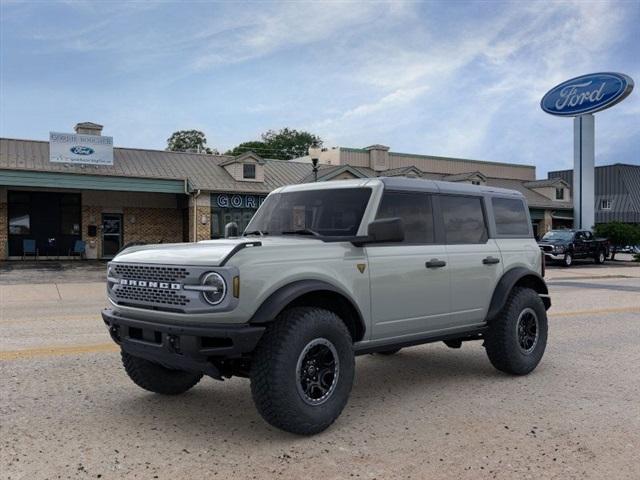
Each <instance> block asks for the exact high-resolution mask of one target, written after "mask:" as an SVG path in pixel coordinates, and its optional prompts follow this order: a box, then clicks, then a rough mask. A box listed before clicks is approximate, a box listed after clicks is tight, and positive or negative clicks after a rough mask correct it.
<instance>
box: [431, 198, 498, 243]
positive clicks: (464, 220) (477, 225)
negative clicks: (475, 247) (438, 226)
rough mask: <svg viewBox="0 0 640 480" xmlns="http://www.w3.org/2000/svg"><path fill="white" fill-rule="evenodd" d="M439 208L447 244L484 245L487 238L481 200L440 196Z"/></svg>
mask: <svg viewBox="0 0 640 480" xmlns="http://www.w3.org/2000/svg"><path fill="white" fill-rule="evenodd" d="M440 208H441V210H442V218H443V219H444V230H445V238H446V240H447V243H485V242H486V241H487V239H488V238H489V235H488V234H487V224H486V222H485V219H484V213H483V211H482V199H481V198H479V197H462V196H456V195H442V196H441V197H440Z"/></svg>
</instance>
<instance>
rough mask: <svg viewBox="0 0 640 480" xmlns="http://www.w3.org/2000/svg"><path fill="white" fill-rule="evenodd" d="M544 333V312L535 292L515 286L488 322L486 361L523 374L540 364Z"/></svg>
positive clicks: (546, 326) (499, 367) (545, 327)
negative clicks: (496, 314) (498, 312)
mask: <svg viewBox="0 0 640 480" xmlns="http://www.w3.org/2000/svg"><path fill="white" fill-rule="evenodd" d="M547 333H548V324H547V312H546V311H545V309H544V304H543V303H542V300H541V299H540V297H539V296H538V294H537V293H536V292H535V291H534V290H531V289H530V288H520V287H516V288H514V289H513V290H512V291H511V294H510V295H509V298H508V300H507V303H506V305H505V306H504V308H503V309H502V311H501V312H500V314H499V315H498V317H496V318H495V319H493V320H492V321H491V323H490V324H489V329H488V331H487V334H486V338H485V348H486V350H487V355H488V356H489V360H490V361H491V363H492V364H493V366H494V367H496V368H497V369H498V370H500V371H503V372H506V373H510V374H513V375H526V374H527V373H529V372H531V371H532V370H533V369H534V368H536V366H537V365H538V363H540V360H541V359H542V355H543V354H544V350H545V347H546V345H547ZM532 334H535V336H533V335H532Z"/></svg>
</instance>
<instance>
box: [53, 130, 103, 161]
mask: <svg viewBox="0 0 640 480" xmlns="http://www.w3.org/2000/svg"><path fill="white" fill-rule="evenodd" d="M49 161H50V162H54V163H73V164H89V165H113V137H103V136H101V135H79V134H76V133H58V132H50V133H49Z"/></svg>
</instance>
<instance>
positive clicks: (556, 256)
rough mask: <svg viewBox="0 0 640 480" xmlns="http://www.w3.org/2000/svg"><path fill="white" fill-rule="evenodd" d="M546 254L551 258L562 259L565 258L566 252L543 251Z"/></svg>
mask: <svg viewBox="0 0 640 480" xmlns="http://www.w3.org/2000/svg"><path fill="white" fill-rule="evenodd" d="M543 253H544V256H545V257H546V258H547V259H549V260H555V261H562V260H564V253H551V252H543Z"/></svg>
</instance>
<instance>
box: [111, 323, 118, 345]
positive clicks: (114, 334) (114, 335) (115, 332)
mask: <svg viewBox="0 0 640 480" xmlns="http://www.w3.org/2000/svg"><path fill="white" fill-rule="evenodd" d="M109 335H111V339H112V340H113V341H114V342H116V343H118V344H119V343H120V328H119V327H118V325H111V326H110V327H109Z"/></svg>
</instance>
